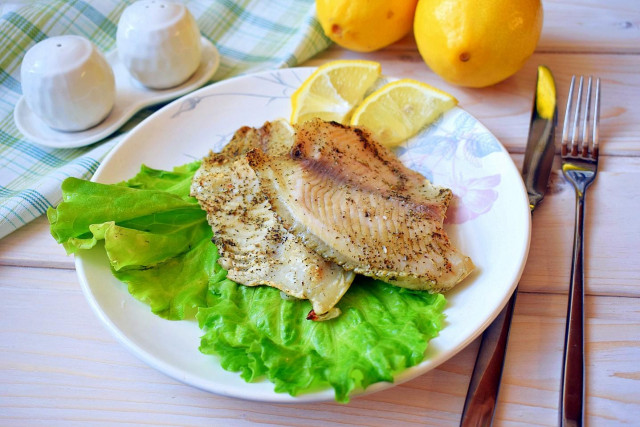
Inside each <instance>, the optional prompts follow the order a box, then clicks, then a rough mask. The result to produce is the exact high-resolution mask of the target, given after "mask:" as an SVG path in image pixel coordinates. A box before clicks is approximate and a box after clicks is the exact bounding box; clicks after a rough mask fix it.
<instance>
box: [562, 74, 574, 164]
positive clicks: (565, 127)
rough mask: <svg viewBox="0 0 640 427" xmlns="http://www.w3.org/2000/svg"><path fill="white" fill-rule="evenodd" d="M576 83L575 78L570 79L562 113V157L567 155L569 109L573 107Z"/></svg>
mask: <svg viewBox="0 0 640 427" xmlns="http://www.w3.org/2000/svg"><path fill="white" fill-rule="evenodd" d="M575 83H576V76H573V77H571V85H570V86H569V95H568V96H567V109H566V111H565V113H564V125H563V127H562V155H563V156H566V155H567V144H568V143H569V122H570V121H571V107H572V106H573V87H574V86H575Z"/></svg>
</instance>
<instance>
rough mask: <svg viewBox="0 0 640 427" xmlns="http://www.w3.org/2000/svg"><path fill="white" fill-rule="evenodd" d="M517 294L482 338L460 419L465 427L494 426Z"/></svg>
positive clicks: (514, 294) (516, 291)
mask: <svg viewBox="0 0 640 427" xmlns="http://www.w3.org/2000/svg"><path fill="white" fill-rule="evenodd" d="M517 293H518V290H517V289H516V290H515V291H514V292H513V295H512V296H511V298H510V299H509V302H507V305H506V306H505V307H504V308H503V309H502V311H501V312H500V314H499V315H498V317H496V319H495V320H494V321H493V323H491V325H489V327H488V328H487V329H486V330H485V331H484V333H483V334H482V341H481V342H480V349H479V350H478V356H477V358H476V364H475V366H474V367H473V374H472V375H471V382H470V383H469V390H468V391H467V398H466V399H465V403H464V409H463V411H462V418H461V419H460V426H461V427H471V426H474V427H475V426H483V427H484V426H490V425H491V424H492V423H493V414H494V412H495V409H496V402H497V401H498V391H499V390H500V379H501V377H502V367H503V366H504V358H505V353H506V348H507V341H508V340H509V330H510V329H511V317H512V316H513V307H514V305H515V302H516V295H517Z"/></svg>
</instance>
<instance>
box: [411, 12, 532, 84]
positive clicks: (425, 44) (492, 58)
mask: <svg viewBox="0 0 640 427" xmlns="http://www.w3.org/2000/svg"><path fill="white" fill-rule="evenodd" d="M413 30H414V35H415V38H416V43H417V44H418V50H419V51H420V55H422V58H423V59H424V61H425V62H426V63H427V65H428V66H429V67H430V68H431V69H432V70H433V71H434V72H435V73H436V74H438V75H439V76H440V77H442V78H443V79H445V80H447V81H448V82H450V83H454V84H457V85H461V86H469V87H484V86H490V85H492V84H495V83H498V82H500V81H502V80H504V79H506V78H507V77H509V76H511V75H513V74H515V73H516V72H517V71H518V70H519V69H520V68H522V66H523V65H524V63H525V61H526V60H527V59H528V58H529V57H530V56H531V54H532V53H533V51H534V50H535V48H536V45H537V43H538V39H539V37H540V31H541V30H542V4H541V2H540V0H480V1H479V0H420V2H419V3H418V7H417V8H416V13H415V20H414V24H413Z"/></svg>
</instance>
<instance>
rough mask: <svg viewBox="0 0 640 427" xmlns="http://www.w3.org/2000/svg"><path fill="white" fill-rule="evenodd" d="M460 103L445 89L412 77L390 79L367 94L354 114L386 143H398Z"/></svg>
mask: <svg viewBox="0 0 640 427" xmlns="http://www.w3.org/2000/svg"><path fill="white" fill-rule="evenodd" d="M457 104H458V100H457V99H455V98H454V97H453V96H451V95H449V94H448V93H446V92H443V91H441V90H439V89H436V88H434V87H433V86H429V85H428V84H426V83H422V82H419V81H416V80H411V79H402V80H397V81H395V82H391V83H388V84H386V85H384V86H382V87H381V88H380V89H378V90H376V91H375V92H373V93H372V94H371V95H369V96H367V97H366V98H365V99H364V101H362V103H361V104H360V105H359V106H358V108H356V110H355V111H354V112H353V116H352V118H351V125H352V126H362V127H365V128H367V129H368V130H369V131H370V132H371V133H372V134H373V136H374V137H375V138H376V139H377V140H378V142H380V143H381V144H383V145H386V146H387V147H395V146H397V145H398V144H400V143H402V142H403V141H405V140H407V139H408V138H411V137H412V136H413V135H415V134H416V133H418V132H419V131H420V130H421V129H422V128H424V127H425V126H427V125H429V124H430V123H432V122H433V121H434V120H435V119H437V118H438V117H439V116H440V115H441V114H442V113H444V112H445V111H447V110H449V109H451V108H453V107H454V106H455V105H457Z"/></svg>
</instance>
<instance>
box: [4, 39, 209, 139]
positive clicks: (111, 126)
mask: <svg viewBox="0 0 640 427" xmlns="http://www.w3.org/2000/svg"><path fill="white" fill-rule="evenodd" d="M200 42H201V43H202V58H201V59H200V65H199V66H198V68H197V69H196V71H195V72H194V73H193V74H192V75H191V77H189V79H188V80H187V81H185V82H184V83H182V84H180V85H178V86H175V87H172V88H169V89H149V88H147V87H145V86H143V85H142V84H140V83H138V82H137V81H136V80H135V79H134V78H133V77H132V76H131V74H129V71H128V70H127V69H126V68H125V66H124V65H123V64H122V62H120V59H119V58H118V51H117V50H116V49H114V50H112V51H111V52H109V53H108V54H107V55H106V59H107V62H109V64H110V65H111V68H112V69H113V74H114V76H115V80H116V99H115V103H114V105H113V109H112V110H111V112H110V113H109V115H108V116H107V117H106V118H105V119H104V120H103V121H102V122H100V123H98V124H97V125H95V126H93V127H91V128H89V129H87V130H83V131H79V132H62V131H58V130H55V129H52V128H50V127H49V126H48V125H47V124H46V123H44V122H43V121H42V120H41V119H40V118H39V117H38V116H36V115H35V114H34V113H33V111H31V109H30V108H29V106H28V105H27V103H26V101H25V100H24V97H21V98H20V99H19V100H18V103H17V104H16V108H15V110H14V111H13V118H14V121H15V123H16V126H17V127H18V130H19V131H20V132H21V133H22V134H23V135H24V136H25V138H27V139H28V140H29V141H31V142H33V143H35V144H39V145H44V146H46V147H53V148H74V147H82V146H84V145H89V144H93V143H94V142H96V141H100V140H101V139H103V138H106V137H107V136H109V135H111V134H112V133H113V132H115V131H116V130H118V129H119V128H120V126H122V125H123V124H125V122H126V121H127V120H129V119H130V118H131V117H133V115H134V114H135V113H137V112H138V111H140V110H141V109H143V108H145V107H149V106H151V105H155V104H160V103H163V102H167V101H171V100H172V99H176V98H178V97H180V96H182V95H185V94H187V93H189V92H191V91H193V90H195V89H198V88H199V87H200V86H202V85H203V84H205V83H206V82H207V81H209V79H210V78H211V76H213V74H214V73H215V72H216V69H217V68H218V65H219V64H220V54H219V53H218V50H217V49H216V47H215V46H214V45H213V43H211V42H210V41H209V40H207V39H206V38H204V37H202V38H201V39H200Z"/></svg>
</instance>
